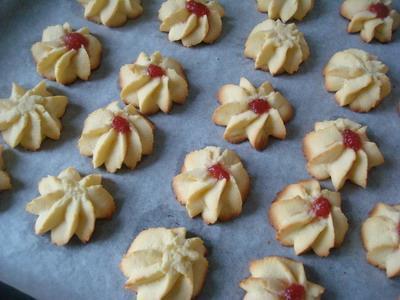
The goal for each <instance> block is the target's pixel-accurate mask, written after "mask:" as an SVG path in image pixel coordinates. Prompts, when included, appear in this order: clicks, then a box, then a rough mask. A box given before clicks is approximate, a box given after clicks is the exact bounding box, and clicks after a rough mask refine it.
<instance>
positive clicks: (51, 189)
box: [26, 168, 115, 246]
mask: <svg viewBox="0 0 400 300" xmlns="http://www.w3.org/2000/svg"><path fill="white" fill-rule="evenodd" d="M39 193H40V196H39V197H37V198H35V199H33V200H32V201H31V202H29V203H28V204H27V205H26V210H27V211H28V212H30V213H32V214H35V215H38V216H39V217H38V218H37V220H36V223H35V232H36V234H44V233H46V232H48V231H51V241H52V242H53V243H55V244H56V245H58V246H61V245H65V244H67V243H68V242H69V240H70V239H71V237H72V236H73V235H74V234H76V235H77V236H78V238H79V239H80V240H81V241H82V242H84V243H86V242H88V241H89V239H90V237H91V236H92V233H93V230H94V225H95V221H96V219H103V218H109V217H111V215H112V214H113V213H114V210H115V203H114V199H113V198H112V196H111V195H110V194H109V193H108V192H107V190H106V189H104V187H103V186H102V184H101V176H100V175H98V174H91V175H88V176H86V177H84V178H81V176H80V175H79V173H78V171H76V170H75V169H74V168H67V169H65V170H64V171H62V172H61V173H60V174H59V175H58V176H48V177H45V178H43V179H42V180H41V181H40V182H39Z"/></svg>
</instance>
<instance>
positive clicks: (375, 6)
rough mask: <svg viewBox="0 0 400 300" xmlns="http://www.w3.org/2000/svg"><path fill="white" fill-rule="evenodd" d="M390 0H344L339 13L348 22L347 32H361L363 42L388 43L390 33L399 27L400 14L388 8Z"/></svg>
mask: <svg viewBox="0 0 400 300" xmlns="http://www.w3.org/2000/svg"><path fill="white" fill-rule="evenodd" d="M391 3H392V1H391V0H345V1H344V2H343V4H342V7H341V10H340V13H341V14H342V16H343V17H345V18H346V19H349V20H350V23H349V25H348V26H347V31H348V32H352V33H353V32H361V34H360V35H361V38H362V39H363V41H364V42H367V43H370V42H371V41H372V40H373V39H374V38H375V39H377V40H378V41H380V42H381V43H386V42H390V41H391V40H392V33H393V31H395V30H396V29H397V28H398V27H399V26H400V14H399V13H398V12H397V11H396V10H394V9H392V8H391V7H390V5H391Z"/></svg>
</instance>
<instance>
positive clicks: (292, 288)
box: [283, 283, 306, 300]
mask: <svg viewBox="0 0 400 300" xmlns="http://www.w3.org/2000/svg"><path fill="white" fill-rule="evenodd" d="M305 295H306V290H305V289H304V286H302V285H301V284H297V283H292V284H291V285H289V286H288V287H287V288H286V289H285V290H284V291H283V299H285V300H304V299H305Z"/></svg>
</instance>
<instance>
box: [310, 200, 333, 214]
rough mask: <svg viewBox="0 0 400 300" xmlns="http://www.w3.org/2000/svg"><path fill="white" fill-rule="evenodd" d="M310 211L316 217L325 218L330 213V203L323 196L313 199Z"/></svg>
mask: <svg viewBox="0 0 400 300" xmlns="http://www.w3.org/2000/svg"><path fill="white" fill-rule="evenodd" d="M311 210H312V212H313V213H314V215H315V216H316V217H318V218H327V217H328V216H329V214H330V213H331V203H330V202H329V200H328V199H326V198H324V197H319V198H317V199H315V200H314V201H313V203H312V207H311Z"/></svg>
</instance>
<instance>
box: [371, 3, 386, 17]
mask: <svg viewBox="0 0 400 300" xmlns="http://www.w3.org/2000/svg"><path fill="white" fill-rule="evenodd" d="M368 10H369V11H370V12H372V13H374V14H376V16H377V17H378V18H381V19H384V18H386V17H387V16H388V15H389V13H390V9H389V7H387V6H386V5H385V4H383V3H376V4H371V5H370V6H369V7H368Z"/></svg>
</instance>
